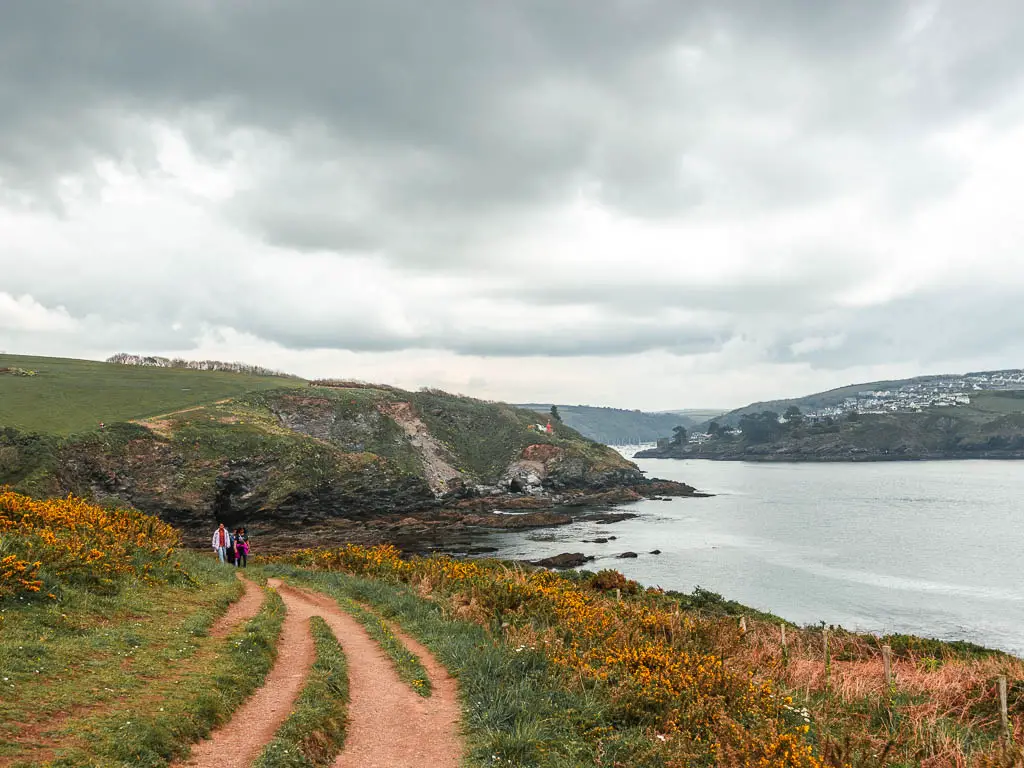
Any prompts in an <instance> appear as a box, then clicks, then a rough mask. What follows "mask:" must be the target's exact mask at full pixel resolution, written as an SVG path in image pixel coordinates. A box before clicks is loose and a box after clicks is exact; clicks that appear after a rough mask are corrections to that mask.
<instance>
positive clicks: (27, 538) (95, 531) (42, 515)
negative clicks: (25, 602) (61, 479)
mask: <svg viewBox="0 0 1024 768" xmlns="http://www.w3.org/2000/svg"><path fill="white" fill-rule="evenodd" d="M177 543H178V532H177V531H176V530H174V528H172V527H171V526H169V525H167V524H166V523H164V522H161V521H160V520H158V519H157V518H155V517H151V516H149V515H145V514H143V513H141V512H137V511H134V510H122V509H117V510H111V509H104V508H103V507H99V506H97V505H95V504H90V503H88V502H86V501H83V500H82V499H76V498H74V497H71V496H69V497H67V498H65V499H48V500H45V501H40V500H36V499H33V498H31V497H29V496H23V495H21V494H18V493H14V492H12V491H6V490H3V489H0V599H3V598H8V597H13V596H16V595H19V594H22V593H30V592H39V591H40V590H41V589H42V588H43V583H44V580H45V579H46V578H49V579H51V580H52V581H53V583H54V584H55V585H59V584H61V583H73V584H80V585H84V586H87V587H90V588H95V589H99V590H103V591H115V590H116V588H117V581H118V580H120V579H123V578H125V577H135V578H139V579H142V580H156V581H159V580H162V579H164V578H166V577H167V576H169V575H170V574H171V572H174V571H176V569H177V568H178V567H179V566H177V565H176V564H175V563H173V562H172V561H171V554H172V553H173V547H174V546H175V545H176V544H177Z"/></svg>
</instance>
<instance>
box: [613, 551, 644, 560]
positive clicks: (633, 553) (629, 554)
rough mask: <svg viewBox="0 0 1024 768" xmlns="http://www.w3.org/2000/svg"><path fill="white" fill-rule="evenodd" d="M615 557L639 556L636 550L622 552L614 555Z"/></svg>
mask: <svg viewBox="0 0 1024 768" xmlns="http://www.w3.org/2000/svg"><path fill="white" fill-rule="evenodd" d="M616 557H619V558H620V559H621V558H623V557H639V555H638V554H637V553H636V552H623V553H622V554H621V555H616Z"/></svg>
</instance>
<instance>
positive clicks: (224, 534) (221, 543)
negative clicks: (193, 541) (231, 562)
mask: <svg viewBox="0 0 1024 768" xmlns="http://www.w3.org/2000/svg"><path fill="white" fill-rule="evenodd" d="M212 545H213V548H214V550H216V552H217V557H219V558H220V561H221V562H222V563H226V562H227V554H228V547H229V546H230V545H231V534H230V533H229V532H228V531H227V530H226V529H225V528H224V523H221V524H220V527H219V528H217V530H216V531H214V532H213V542H212Z"/></svg>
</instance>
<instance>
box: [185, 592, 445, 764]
mask: <svg viewBox="0 0 1024 768" xmlns="http://www.w3.org/2000/svg"><path fill="white" fill-rule="evenodd" d="M269 583H270V584H271V586H273V587H275V588H277V590H278V592H279V594H280V595H281V598H282V599H283V600H284V603H285V606H286V608H287V609H288V613H287V615H286V617H285V623H284V628H283V630H282V636H281V640H280V643H279V646H278V647H279V649H280V651H279V655H278V658H277V661H276V662H275V663H274V668H273V669H272V670H271V672H270V674H269V675H268V676H267V682H266V684H265V685H264V686H263V688H261V689H260V690H259V691H257V692H256V693H255V694H254V695H253V696H252V698H250V699H249V700H248V701H247V702H246V703H245V704H244V705H242V707H241V708H239V709H238V711H237V712H236V713H235V715H234V716H233V717H232V719H231V722H229V723H228V724H227V725H226V726H225V727H223V728H220V729H218V730H217V731H215V732H214V733H213V734H212V736H211V737H210V739H208V740H207V741H204V742H202V743H201V744H198V745H196V747H195V748H194V749H193V751H192V758H191V759H190V760H189V761H188V762H187V763H184V765H187V766H191V767H192V768H234V767H235V766H237V768H242V767H243V766H249V765H250V764H251V763H252V761H253V760H255V758H256V757H257V756H258V755H259V753H260V752H261V751H262V749H263V746H264V745H265V744H267V742H269V741H270V740H271V739H272V738H273V736H274V733H275V732H276V731H277V729H278V728H279V727H280V725H281V723H283V722H284V720H285V719H286V718H287V716H288V714H289V712H290V711H291V708H292V705H293V703H294V701H295V698H296V697H297V696H298V694H299V691H300V690H301V688H302V684H303V682H304V681H305V678H306V676H307V675H308V673H309V668H310V666H311V665H312V663H313V658H314V649H313V641H312V638H311V636H310V634H309V619H310V617H311V616H322V617H323V619H324V620H325V621H326V622H327V624H328V626H330V628H331V631H333V632H334V634H335V636H336V637H337V638H338V641H339V642H340V643H341V645H342V648H343V649H344V651H345V656H346V658H347V660H348V668H349V697H350V703H349V708H348V732H347V736H346V739H345V748H344V750H343V751H342V753H341V754H340V755H339V756H338V759H337V760H336V761H335V763H334V765H335V766H336V768H457V767H458V765H459V760H460V757H461V755H462V742H461V738H460V734H459V720H460V715H461V711H460V708H459V701H458V691H457V689H456V684H455V681H454V680H453V679H452V678H451V676H450V675H449V674H448V673H447V671H446V670H445V669H444V667H442V666H441V665H440V664H438V662H437V661H436V660H435V659H434V657H433V655H431V654H430V652H429V651H428V650H427V649H426V648H424V647H423V646H422V645H420V644H419V643H417V642H416V641H415V640H413V639H412V638H408V637H406V636H404V635H403V636H402V640H403V642H405V643H406V644H407V647H408V648H409V649H410V650H411V651H413V652H414V653H415V654H416V655H417V656H419V657H420V660H421V661H422V662H423V665H424V667H426V669H427V672H428V673H429V675H430V679H431V683H432V685H433V690H434V693H433V695H432V696H431V697H430V698H423V697H422V696H419V695H417V694H415V693H413V691H412V689H411V688H410V687H409V686H408V685H406V684H405V683H403V682H402V681H401V680H399V678H398V674H397V673H396V672H395V670H394V667H393V666H392V664H391V661H390V659H388V658H387V656H385V655H384V652H383V651H382V650H381V649H380V647H379V646H378V645H377V644H376V643H375V642H374V641H373V639H372V638H371V637H370V636H369V635H368V634H367V633H366V630H364V629H363V627H362V626H361V625H360V624H359V623H358V622H357V621H356V620H355V619H353V618H352V617H351V616H349V615H348V614H347V613H345V612H344V611H342V610H341V609H340V608H339V607H338V604H337V603H336V602H335V601H334V600H332V599H331V598H329V597H327V596H326V595H321V594H318V593H315V592H307V591H306V590H300V589H296V588H295V587H291V586H288V585H284V584H281V582H279V581H277V580H276V579H271V580H270V582H269ZM257 591H258V590H257ZM396 634H397V632H396Z"/></svg>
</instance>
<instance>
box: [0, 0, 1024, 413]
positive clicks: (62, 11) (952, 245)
mask: <svg viewBox="0 0 1024 768" xmlns="http://www.w3.org/2000/svg"><path fill="white" fill-rule="evenodd" d="M1021 40H1024V13H1021V12H1020V5H1019V2H1018V0H1005V1H1000V0H980V1H979V2H971V3H968V2H965V1H961V0H955V1H954V0H946V2H898V1H895V0H856V1H855V0H850V1H849V2H820V0H803V1H801V0H776V1H775V2H770V3H769V2H760V1H759V0H746V1H741V0H736V1H732V2H730V1H729V0H726V1H725V2H720V1H719V2H687V3H684V2H679V0H605V1H604V2H594V1H593V0H530V1H525V0H523V1H520V0H508V2H479V0H437V2H430V3H427V2H423V0H373V2H358V3H356V2H337V1H331V2H304V1H297V0H252V1H251V2H242V1H241V0H223V1H221V2H216V1H215V0H148V1H147V2H145V3H139V2H132V1H129V0H92V1H91V2H88V3H83V2H77V1H74V0H65V2H59V1H58V0H10V1H9V2H5V3H4V4H3V8H2V10H0V351H6V352H17V353H28V354H44V355H63V356H75V357H87V358H103V357H106V356H108V355H110V354H113V353H114V352H120V351H125V352H135V353H149V354H165V355H180V356H184V357H189V358H197V357H202V358H208V357H212V358H218V359H228V360H242V361H246V362H251V363H257V364H262V365H267V366H271V367H276V368H281V369H285V370H288V371H291V372H294V373H298V374H301V375H306V376H336V377H354V378H361V379H366V380H372V381H385V382H390V383H394V384H398V385H401V386H406V387H412V388H418V387H420V386H435V387H441V388H443V389H447V390H451V391H456V392H462V393H465V394H472V395H476V396H480V397H485V398H491V399H503V400H510V401H514V402H521V401H530V402H536V401H556V402H565V403H589V404H596V405H614V406H619V407H628V408H645V409H670V408H685V407H701V406H709V407H710V406H717V407H725V406H738V405H743V404H745V403H747V402H749V401H752V400H758V399H766V398H771V397H779V396H792V395H798V394H806V393H809V392H813V391H816V390H820V389H825V388H828V387H832V386H839V385H842V384H847V383H852V382H855V381H866V380H871V379H877V378H883V377H890V376H907V375H915V374H920V373H937V372H953V371H960V370H969V369H982V368H1001V367H1021V366H1024V46H1022V45H1021Z"/></svg>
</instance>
